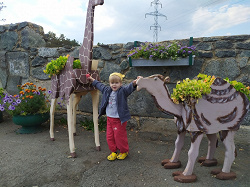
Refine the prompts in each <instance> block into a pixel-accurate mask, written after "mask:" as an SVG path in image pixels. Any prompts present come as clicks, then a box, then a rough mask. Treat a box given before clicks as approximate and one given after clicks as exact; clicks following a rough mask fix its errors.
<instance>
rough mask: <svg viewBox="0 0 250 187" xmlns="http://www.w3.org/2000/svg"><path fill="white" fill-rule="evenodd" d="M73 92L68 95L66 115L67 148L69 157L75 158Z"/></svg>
mask: <svg viewBox="0 0 250 187" xmlns="http://www.w3.org/2000/svg"><path fill="white" fill-rule="evenodd" d="M72 97H73V94H71V95H70V98H69V101H68V103H67V117H68V119H67V120H68V133H69V149H70V155H71V157H73V158H75V157H76V153H75V143H74V135H73V101H72Z"/></svg>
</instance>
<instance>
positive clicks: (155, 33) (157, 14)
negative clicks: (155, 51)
mask: <svg viewBox="0 0 250 187" xmlns="http://www.w3.org/2000/svg"><path fill="white" fill-rule="evenodd" d="M152 4H154V8H155V11H154V12H150V13H146V14H145V18H146V17H147V15H149V16H154V20H155V23H154V24H153V25H152V26H150V30H151V28H154V35H153V40H154V42H158V29H159V28H160V30H161V26H160V25H159V24H158V17H159V16H162V17H165V18H166V19H167V16H165V15H163V14H161V13H160V12H158V6H159V5H160V6H161V8H162V4H161V2H160V1H159V0H154V1H153V2H151V6H152Z"/></svg>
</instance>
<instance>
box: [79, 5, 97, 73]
mask: <svg viewBox="0 0 250 187" xmlns="http://www.w3.org/2000/svg"><path fill="white" fill-rule="evenodd" d="M94 11H95V6H92V4H91V2H90V1H89V5H88V10H87V16H86V24H85V31H84V38H83V43H82V46H81V48H80V50H79V58H80V61H81V65H82V69H87V70H88V71H89V72H90V70H91V65H92V55H93V39H94V34H93V32H94V29H93V25H94Z"/></svg>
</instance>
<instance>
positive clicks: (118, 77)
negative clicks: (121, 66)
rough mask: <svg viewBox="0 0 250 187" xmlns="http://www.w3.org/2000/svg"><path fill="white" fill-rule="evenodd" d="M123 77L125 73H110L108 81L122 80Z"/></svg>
mask: <svg viewBox="0 0 250 187" xmlns="http://www.w3.org/2000/svg"><path fill="white" fill-rule="evenodd" d="M123 77H125V75H123V74H121V73H117V72H114V73H111V74H110V75H109V82H116V81H118V82H122V79H123Z"/></svg>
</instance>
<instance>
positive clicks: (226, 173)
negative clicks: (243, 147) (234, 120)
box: [216, 131, 236, 180]
mask: <svg viewBox="0 0 250 187" xmlns="http://www.w3.org/2000/svg"><path fill="white" fill-rule="evenodd" d="M234 135H235V131H229V132H228V134H227V137H226V138H225V139H224V140H223V143H224V145H225V148H226V151H225V159H224V164H223V168H222V171H221V172H220V173H218V174H217V175H216V178H218V179H222V180H228V179H235V178H236V174H235V173H234V172H230V170H231V166H232V163H233V161H234V159H235V144H234Z"/></svg>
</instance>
